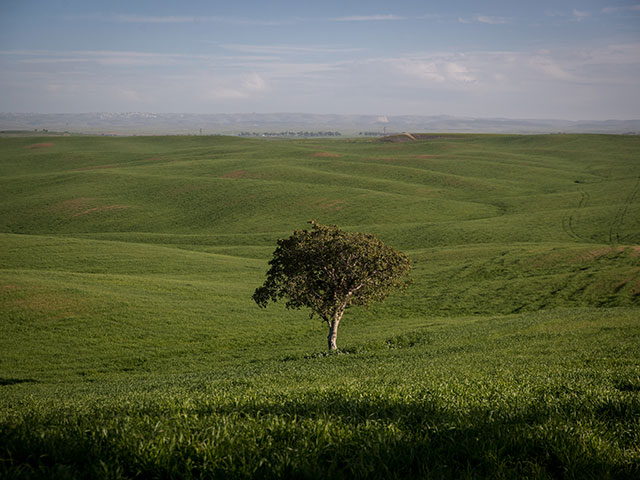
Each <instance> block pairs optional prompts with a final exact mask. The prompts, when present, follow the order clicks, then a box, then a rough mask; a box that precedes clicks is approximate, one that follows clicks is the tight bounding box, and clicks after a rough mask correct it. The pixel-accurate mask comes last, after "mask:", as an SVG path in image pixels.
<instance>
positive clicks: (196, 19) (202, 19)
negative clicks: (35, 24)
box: [99, 14, 297, 26]
mask: <svg viewBox="0 0 640 480" xmlns="http://www.w3.org/2000/svg"><path fill="white" fill-rule="evenodd" d="M99 16H100V17H101V18H103V19H105V20H107V21H113V22H117V23H150V24H171V23H226V24H231V25H263V26H278V25H287V24H292V23H294V22H296V21H297V20H296V19H276V20H270V19H256V18H244V17H230V16H229V17H227V16H217V15H204V16H199V15H167V16H155V15H128V14H119V15H106V16H104V15H99Z"/></svg>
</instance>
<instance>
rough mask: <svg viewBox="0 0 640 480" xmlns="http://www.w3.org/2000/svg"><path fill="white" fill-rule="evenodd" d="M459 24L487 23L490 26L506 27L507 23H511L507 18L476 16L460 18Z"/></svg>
mask: <svg viewBox="0 0 640 480" xmlns="http://www.w3.org/2000/svg"><path fill="white" fill-rule="evenodd" d="M458 22H459V23H466V24H471V23H486V24H488V25H505V24H507V23H511V22H510V20H509V19H508V18H505V17H496V16H491V15H475V16H473V17H469V18H464V17H458Z"/></svg>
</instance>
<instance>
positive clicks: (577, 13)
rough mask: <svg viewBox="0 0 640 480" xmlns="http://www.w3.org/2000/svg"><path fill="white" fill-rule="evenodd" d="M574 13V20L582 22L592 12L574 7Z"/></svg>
mask: <svg viewBox="0 0 640 480" xmlns="http://www.w3.org/2000/svg"><path fill="white" fill-rule="evenodd" d="M572 15H573V19H574V20H576V21H578V22H581V21H582V20H584V19H585V18H587V17H588V16H589V15H590V14H589V12H582V11H580V10H576V9H575V8H574V9H573V12H572Z"/></svg>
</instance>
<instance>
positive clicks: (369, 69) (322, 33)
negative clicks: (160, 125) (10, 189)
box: [0, 0, 640, 120]
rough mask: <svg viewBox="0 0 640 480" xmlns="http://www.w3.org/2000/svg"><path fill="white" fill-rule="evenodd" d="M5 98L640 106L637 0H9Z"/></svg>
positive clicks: (187, 104) (392, 109) (153, 104)
mask: <svg viewBox="0 0 640 480" xmlns="http://www.w3.org/2000/svg"><path fill="white" fill-rule="evenodd" d="M0 112H15V113H22V112H34V113H82V112H158V113H169V112H171V113H177V112H183V113H252V112H255V113H277V112H300V113H316V114H328V113H335V114H372V115H455V116H466V117H480V118H488V117H503V118H532V119H536V118H558V119H567V120H584V119H592V120H605V119H638V118H640V0H629V1H625V0H603V1H595V0H594V1H590V0H576V1H564V0H553V1H550V0H536V1H535V2H533V1H528V0H526V1H525V0H503V1H501V0H488V1H482V0H446V1H417V0H395V1H390V0H386V1H378V0H366V1H364V0H356V1H350V0H340V1H334V0H316V1H308V0H297V1H268V0H261V1H253V0H250V1H243V0H236V1H232V0H225V1H217V0H212V1H189V0H182V1H168V0H154V1H145V0H128V1H119V0H110V1H106V0H104V1H91V0H82V1H76V0H64V1H58V0H47V1H39V0H21V1H10V0H0Z"/></svg>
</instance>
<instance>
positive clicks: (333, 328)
mask: <svg viewBox="0 0 640 480" xmlns="http://www.w3.org/2000/svg"><path fill="white" fill-rule="evenodd" d="M343 313H344V308H341V309H340V310H338V311H337V312H336V314H335V315H334V316H333V320H331V324H330V325H329V336H328V337H327V340H328V343H329V350H330V351H333V350H337V349H338V347H337V345H336V338H338V324H339V323H340V320H341V319H342V314H343Z"/></svg>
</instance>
